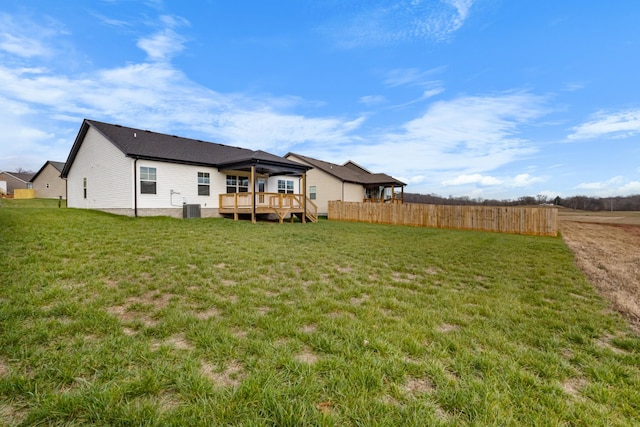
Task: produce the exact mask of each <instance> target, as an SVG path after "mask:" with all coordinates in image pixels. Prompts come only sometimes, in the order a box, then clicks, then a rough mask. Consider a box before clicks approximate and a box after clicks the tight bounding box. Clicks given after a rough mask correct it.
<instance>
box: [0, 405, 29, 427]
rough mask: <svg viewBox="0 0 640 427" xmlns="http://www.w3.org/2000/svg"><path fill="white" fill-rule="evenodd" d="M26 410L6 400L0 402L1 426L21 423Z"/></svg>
mask: <svg viewBox="0 0 640 427" xmlns="http://www.w3.org/2000/svg"><path fill="white" fill-rule="evenodd" d="M27 414H28V412H27V411H26V410H25V409H22V408H19V407H18V406H16V405H12V404H11V403H8V402H0V422H1V424H0V425H2V426H17V425H21V424H22V422H23V421H24V419H25V418H26V416H27Z"/></svg>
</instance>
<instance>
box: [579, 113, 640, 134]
mask: <svg viewBox="0 0 640 427" xmlns="http://www.w3.org/2000/svg"><path fill="white" fill-rule="evenodd" d="M573 131H574V132H573V133H572V134H570V135H569V136H568V139H569V140H582V139H594V138H600V137H608V138H626V137H629V136H633V135H636V134H638V133H639V132H640V110H627V111H620V112H615V113H605V112H599V113H596V114H594V115H593V117H592V118H591V120H589V121H588V122H586V123H583V124H581V125H578V126H576V127H574V128H573Z"/></svg>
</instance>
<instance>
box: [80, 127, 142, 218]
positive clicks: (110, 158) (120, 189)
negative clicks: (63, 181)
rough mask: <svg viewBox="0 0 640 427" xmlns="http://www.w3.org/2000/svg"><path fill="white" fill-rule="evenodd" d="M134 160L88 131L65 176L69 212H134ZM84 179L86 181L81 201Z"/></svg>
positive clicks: (95, 132) (92, 131)
mask: <svg viewBox="0 0 640 427" xmlns="http://www.w3.org/2000/svg"><path fill="white" fill-rule="evenodd" d="M132 164H133V160H132V159H130V158H127V157H125V156H124V154H122V151H120V150H118V149H117V148H116V147H115V146H114V145H113V144H111V142H109V141H108V140H106V139H105V138H104V137H103V136H102V135H100V133H98V132H97V131H96V130H95V129H93V128H89V130H88V131H87V134H86V136H85V138H84V141H83V143H82V146H81V147H80V149H79V150H78V154H77V156H76V158H75V160H74V162H73V165H72V167H71V170H70V171H69V175H68V176H67V192H68V194H67V206H69V207H71V208H90V209H113V208H116V209H117V208H123V209H131V208H133V168H132ZM83 178H87V198H86V199H85V198H84V188H83Z"/></svg>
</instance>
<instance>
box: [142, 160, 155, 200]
mask: <svg viewBox="0 0 640 427" xmlns="http://www.w3.org/2000/svg"><path fill="white" fill-rule="evenodd" d="M140 194H156V168H149V167H146V166H140Z"/></svg>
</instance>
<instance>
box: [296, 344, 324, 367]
mask: <svg viewBox="0 0 640 427" xmlns="http://www.w3.org/2000/svg"><path fill="white" fill-rule="evenodd" d="M293 358H294V359H295V360H297V361H298V362H302V363H308V364H309V365H313V364H314V363H316V362H317V361H318V360H320V357H319V356H318V355H317V354H315V353H314V352H313V351H312V350H311V349H310V348H309V347H306V346H305V347H304V348H303V349H302V351H301V352H300V353H298V354H296V355H295V356H293Z"/></svg>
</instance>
